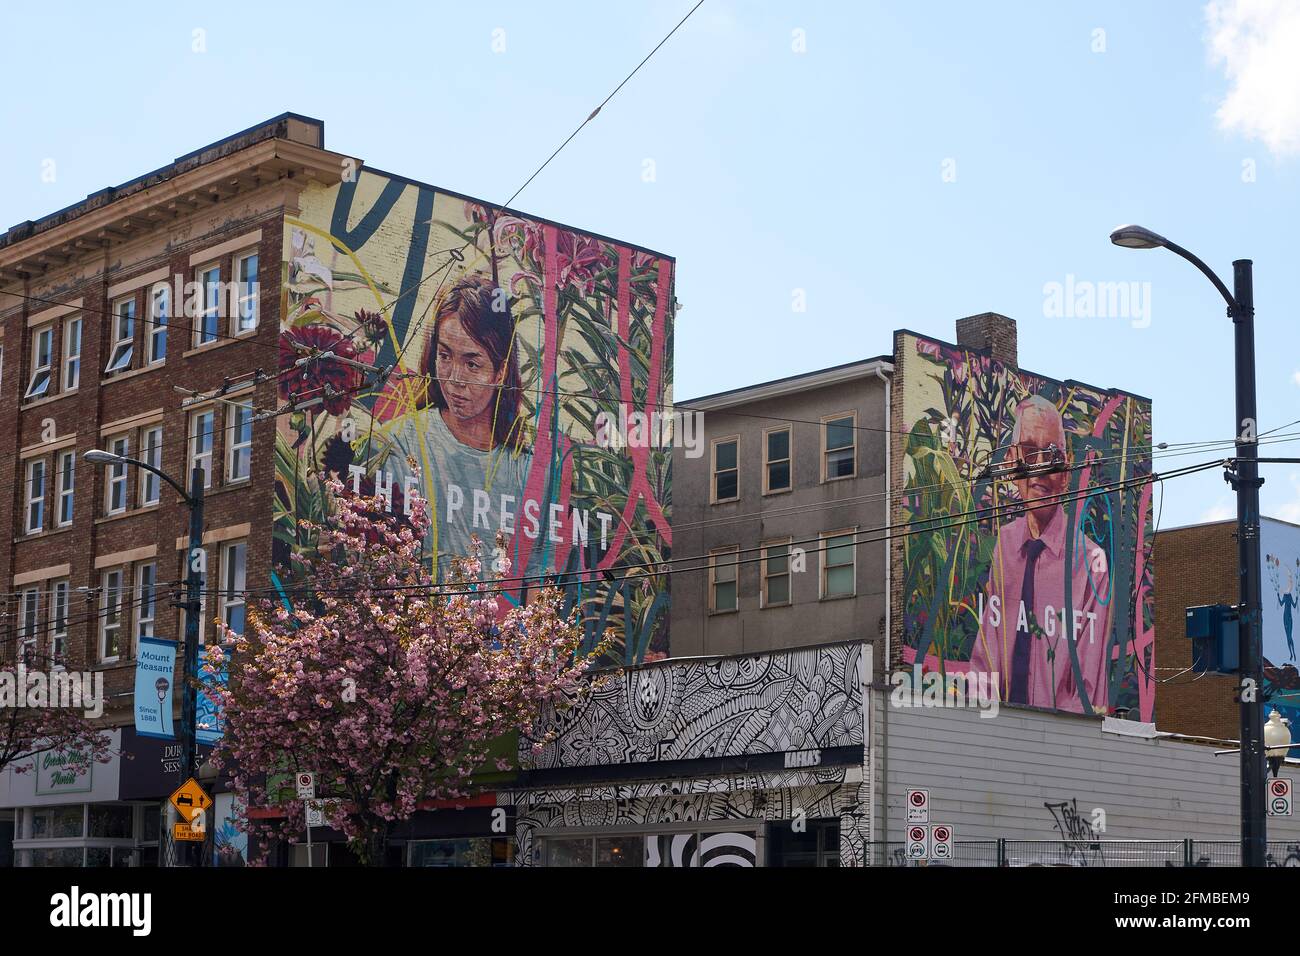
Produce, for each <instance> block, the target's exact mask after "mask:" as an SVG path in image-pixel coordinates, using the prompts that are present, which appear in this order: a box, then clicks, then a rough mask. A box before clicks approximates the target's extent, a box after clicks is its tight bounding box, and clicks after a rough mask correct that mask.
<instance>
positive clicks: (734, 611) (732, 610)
mask: <svg viewBox="0 0 1300 956" xmlns="http://www.w3.org/2000/svg"><path fill="white" fill-rule="evenodd" d="M739 613H740V608H738V607H732V608H727V609H726V610H723V611H713V610H711V611H709V617H718V616H720V615H723V614H739Z"/></svg>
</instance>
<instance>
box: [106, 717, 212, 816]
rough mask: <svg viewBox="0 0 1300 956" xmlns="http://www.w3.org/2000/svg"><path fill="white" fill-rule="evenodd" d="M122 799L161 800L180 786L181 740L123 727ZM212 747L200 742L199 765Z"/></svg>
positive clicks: (201, 764) (198, 751) (204, 760)
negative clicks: (150, 735) (162, 738)
mask: <svg viewBox="0 0 1300 956" xmlns="http://www.w3.org/2000/svg"><path fill="white" fill-rule="evenodd" d="M122 752H123V760H122V778H121V785H120V786H121V792H120V794H119V795H118V799H121V800H161V799H162V798H163V797H165V796H167V794H169V793H171V792H172V791H173V790H175V789H176V787H177V785H178V784H179V783H180V782H181V780H182V779H184V778H183V777H182V776H181V743H180V741H179V740H159V739H157V738H155V737H146V736H144V735H143V734H140V733H137V732H136V730H135V728H134V727H123V728H122ZM211 752H212V748H210V747H204V746H202V745H200V746H199V747H198V749H197V754H196V764H197V765H198V766H200V767H201V766H203V764H204V763H205V762H206V761H207V759H208V755H209V754H210V753H211Z"/></svg>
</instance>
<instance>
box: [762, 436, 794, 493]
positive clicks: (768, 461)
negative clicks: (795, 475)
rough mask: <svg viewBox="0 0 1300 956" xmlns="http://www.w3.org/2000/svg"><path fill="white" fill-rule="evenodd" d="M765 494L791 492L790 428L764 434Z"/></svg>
mask: <svg viewBox="0 0 1300 956" xmlns="http://www.w3.org/2000/svg"><path fill="white" fill-rule="evenodd" d="M763 443H764V448H763V452H764V460H763V494H766V495H770V494H773V493H775V492H778V491H789V490H790V426H788V425H787V426H785V427H784V428H770V429H768V430H767V431H766V432H764V433H763Z"/></svg>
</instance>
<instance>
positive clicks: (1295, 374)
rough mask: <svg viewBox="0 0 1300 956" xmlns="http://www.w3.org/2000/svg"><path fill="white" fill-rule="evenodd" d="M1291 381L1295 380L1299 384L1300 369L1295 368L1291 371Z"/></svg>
mask: <svg viewBox="0 0 1300 956" xmlns="http://www.w3.org/2000/svg"><path fill="white" fill-rule="evenodd" d="M1291 381H1293V382H1295V383H1296V384H1297V385H1300V369H1296V370H1295V371H1294V372H1292V373H1291Z"/></svg>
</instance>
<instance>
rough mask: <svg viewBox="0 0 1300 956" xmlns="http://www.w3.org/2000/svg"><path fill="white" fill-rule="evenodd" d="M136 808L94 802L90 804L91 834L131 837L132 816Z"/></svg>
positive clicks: (124, 838) (120, 837)
mask: <svg viewBox="0 0 1300 956" xmlns="http://www.w3.org/2000/svg"><path fill="white" fill-rule="evenodd" d="M133 813H134V809H133V808H132V807H129V806H125V805H113V804H100V803H92V804H91V805H90V835H91V836H92V837H103V838H109V839H118V840H129V839H130V838H131V817H132V815H133Z"/></svg>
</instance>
